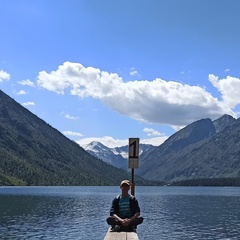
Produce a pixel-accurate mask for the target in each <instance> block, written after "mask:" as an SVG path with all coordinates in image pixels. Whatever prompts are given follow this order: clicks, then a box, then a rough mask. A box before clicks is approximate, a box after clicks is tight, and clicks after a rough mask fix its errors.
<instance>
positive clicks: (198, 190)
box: [0, 187, 240, 240]
mask: <svg viewBox="0 0 240 240" xmlns="http://www.w3.org/2000/svg"><path fill="white" fill-rule="evenodd" d="M119 190H120V189H119V187H0V239H11V240H14V239H71V240H75V239H76V240H77V239H84V240H85V239H86V240H98V239H99V240H102V239H103V238H104V236H105V234H106V232H107V229H108V225H107V223H106V221H105V219H106V217H107V216H108V214H109V208H110V205H111V202H112V199H113V197H114V196H115V195H117V194H118V193H119ZM136 197H137V199H138V201H139V204H140V207H141V211H142V215H143V217H144V222H143V224H142V225H140V226H139V227H138V236H139V238H140V240H144V239H146V240H147V239H149V240H155V239H164V240H171V239H184V240H187V239H231V240H232V239H240V188H221V187H215V188H214V187H213V188H212V187H136Z"/></svg>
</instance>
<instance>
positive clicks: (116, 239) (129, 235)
mask: <svg viewBox="0 0 240 240" xmlns="http://www.w3.org/2000/svg"><path fill="white" fill-rule="evenodd" d="M104 240H139V238H138V235H137V233H135V232H124V231H123V232H111V231H110V228H109V229H108V232H107V234H106V236H105V238H104Z"/></svg>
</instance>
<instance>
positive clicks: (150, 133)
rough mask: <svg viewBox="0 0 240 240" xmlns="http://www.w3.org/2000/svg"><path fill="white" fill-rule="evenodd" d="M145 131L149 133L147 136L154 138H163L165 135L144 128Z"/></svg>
mask: <svg viewBox="0 0 240 240" xmlns="http://www.w3.org/2000/svg"><path fill="white" fill-rule="evenodd" d="M143 131H144V132H145V133H147V136H149V137H152V136H163V135H164V134H162V133H160V132H158V131H156V130H154V129H152V128H144V129H143Z"/></svg>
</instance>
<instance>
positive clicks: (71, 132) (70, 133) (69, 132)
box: [62, 131, 83, 137]
mask: <svg viewBox="0 0 240 240" xmlns="http://www.w3.org/2000/svg"><path fill="white" fill-rule="evenodd" d="M62 133H63V134H64V135H66V136H72V137H82V136H83V135H82V134H81V133H79V132H73V131H63V132H62Z"/></svg>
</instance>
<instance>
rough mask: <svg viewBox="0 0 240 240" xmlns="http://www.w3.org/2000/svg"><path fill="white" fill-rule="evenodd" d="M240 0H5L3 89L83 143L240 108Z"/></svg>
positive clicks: (160, 132) (152, 135)
mask: <svg viewBox="0 0 240 240" xmlns="http://www.w3.org/2000/svg"><path fill="white" fill-rule="evenodd" d="M239 9H240V1H238V0H230V1H229V0H211V1H209V0H201V1H192V0H181V1H179V0H165V1H164V0H149V1H142V0H121V1H117V0H116V1H115V0H104V1H99V0H35V1H29V0H11V1H9V0H0V31H1V38H0V39H1V40H0V89H1V90H2V91H4V92H5V93H6V94H8V95H9V96H10V97H12V98H13V99H15V100H16V101H17V102H19V103H20V104H22V105H23V106H24V107H26V108H27V109H29V110H30V111H31V112H32V113H34V114H36V115H37V116H38V117H40V118H42V119H43V120H44V121H46V122H47V123H48V124H50V125H51V126H53V127H54V128H56V129H58V130H59V131H61V132H62V133H63V134H65V135H66V136H67V137H69V138H70V139H72V140H74V141H77V142H78V143H79V144H80V145H84V144H86V143H88V142H90V141H92V140H97V141H100V142H102V143H103V144H105V145H107V146H109V147H114V146H121V145H125V144H128V138H130V137H139V138H140V142H143V143H151V144H153V145H160V144H161V143H162V142H163V141H164V140H165V139H166V138H167V137H168V136H170V135H172V134H173V133H174V132H175V131H177V130H179V129H181V128H182V127H184V126H186V125H187V124H190V123H192V122H194V121H196V120H199V119H202V118H210V119H212V120H215V119H217V118H218V117H220V116H222V115H223V114H230V115H232V116H233V117H235V118H238V117H239V115H240V114H239V103H240V72H239V70H240V44H239V43H240V28H239V22H240V15H239Z"/></svg>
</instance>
